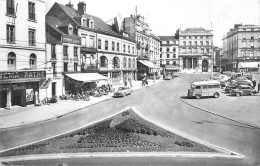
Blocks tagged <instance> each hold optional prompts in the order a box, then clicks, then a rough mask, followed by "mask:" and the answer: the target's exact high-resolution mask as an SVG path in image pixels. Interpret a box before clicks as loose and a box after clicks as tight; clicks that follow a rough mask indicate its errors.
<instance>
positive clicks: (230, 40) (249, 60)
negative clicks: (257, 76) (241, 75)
mask: <svg viewBox="0 0 260 166" xmlns="http://www.w3.org/2000/svg"><path fill="white" fill-rule="evenodd" d="M259 47H260V25H242V24H235V25H234V28H233V29H230V30H229V32H228V33H227V34H226V35H225V37H224V38H223V56H225V57H227V62H226V70H230V71H237V70H240V71H245V72H247V71H255V72H257V71H258V68H259V65H260V53H259V51H260V49H259Z"/></svg>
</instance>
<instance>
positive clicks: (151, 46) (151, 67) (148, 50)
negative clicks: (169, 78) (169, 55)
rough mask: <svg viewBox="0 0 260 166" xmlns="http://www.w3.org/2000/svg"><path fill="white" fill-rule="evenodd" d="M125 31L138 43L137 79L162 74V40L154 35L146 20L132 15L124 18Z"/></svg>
mask: <svg viewBox="0 0 260 166" xmlns="http://www.w3.org/2000/svg"><path fill="white" fill-rule="evenodd" d="M123 29H124V31H125V32H126V33H128V34H129V36H130V37H131V38H132V39H134V40H135V41H136V49H137V56H138V62H137V63H138V64H137V68H138V73H137V78H138V79H142V78H143V77H144V76H147V75H148V76H152V75H159V74H160V69H161V68H160V67H159V55H160V50H159V48H160V39H159V37H158V36H156V35H154V34H152V31H151V29H150V26H149V24H148V23H146V22H145V18H144V17H143V16H141V15H140V14H139V15H138V14H137V13H136V14H135V15H131V16H130V17H126V18H124V21H123Z"/></svg>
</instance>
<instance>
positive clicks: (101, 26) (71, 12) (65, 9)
mask: <svg viewBox="0 0 260 166" xmlns="http://www.w3.org/2000/svg"><path fill="white" fill-rule="evenodd" d="M48 17H51V18H55V19H56V20H57V22H61V23H62V25H61V26H59V25H57V24H56V23H55V24H53V25H51V26H52V27H56V29H57V27H58V29H60V30H65V31H63V32H65V34H64V37H66V38H68V39H67V40H66V41H62V43H63V44H62V45H64V43H65V45H66V46H67V45H68V43H70V45H69V46H71V48H75V47H77V48H79V49H78V50H79V51H80V52H79V61H75V58H73V55H74V54H75V52H72V55H71V57H72V60H71V61H70V62H71V63H72V66H73V64H74V68H73V67H72V68H71V70H68V71H64V70H63V73H64V74H65V77H64V78H66V79H65V89H67V88H66V85H70V84H69V83H66V82H67V80H69V79H70V78H71V77H72V76H73V78H76V77H77V78H79V77H80V76H81V78H83V77H89V80H91V81H92V82H96V83H98V82H101V81H99V79H97V77H98V75H97V74H98V73H99V74H102V75H103V76H107V77H108V78H109V81H111V82H110V83H111V84H114V85H115V84H121V83H123V80H125V81H126V80H127V79H128V78H131V79H134V78H135V75H136V70H137V69H136V67H137V65H136V63H137V60H136V45H135V41H134V40H133V39H131V38H130V37H128V35H127V34H126V33H124V32H121V31H119V29H115V28H114V26H109V25H108V24H106V23H105V22H104V21H103V20H102V19H100V18H99V17H96V16H93V15H90V14H87V13H86V4H85V3H84V2H79V3H78V8H77V9H75V8H74V7H73V5H72V4H67V5H62V4H59V3H55V4H54V5H53V6H52V8H51V9H50V10H49V12H48V13H47V18H48ZM68 30H69V31H68ZM70 31H71V33H70ZM78 39H80V44H79V43H78ZM63 48H64V46H63ZM74 51H75V50H74ZM63 52H64V49H63ZM69 59H70V58H69ZM77 60H78V59H77ZM76 62H78V63H77V65H78V66H80V69H79V68H77V70H78V71H79V70H81V72H82V73H85V74H82V73H81V74H80V73H79V74H76V75H77V76H75V74H74V75H71V73H70V72H77V71H76V70H75V63H76ZM64 65H65V64H64V62H63V69H64ZM68 67H69V66H68ZM73 69H74V70H73ZM87 73H92V74H87ZM93 73H96V75H95V78H96V79H97V80H95V78H93V79H91V78H90V77H92V76H93ZM96 76H97V77H96ZM68 77H69V78H68ZM67 78H68V79H67ZM99 78H101V79H102V78H103V77H99ZM76 81H77V80H76ZM78 81H79V80H78ZM76 86H77V85H76Z"/></svg>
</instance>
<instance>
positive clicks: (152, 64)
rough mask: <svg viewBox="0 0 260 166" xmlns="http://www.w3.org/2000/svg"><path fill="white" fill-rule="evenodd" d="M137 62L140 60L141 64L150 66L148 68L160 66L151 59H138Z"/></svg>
mask: <svg viewBox="0 0 260 166" xmlns="http://www.w3.org/2000/svg"><path fill="white" fill-rule="evenodd" d="M138 61H139V62H141V63H142V64H143V65H145V66H147V67H150V68H154V69H160V67H158V66H156V65H155V64H154V63H153V62H151V61H147V60H138Z"/></svg>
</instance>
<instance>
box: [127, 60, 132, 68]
mask: <svg viewBox="0 0 260 166" xmlns="http://www.w3.org/2000/svg"><path fill="white" fill-rule="evenodd" d="M131 62H132V61H131V59H130V58H129V59H128V68H131V67H132V64H131Z"/></svg>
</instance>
